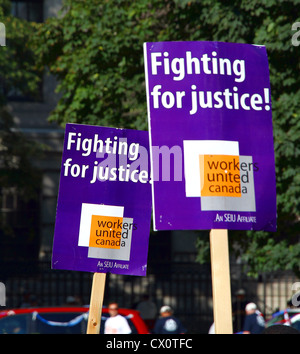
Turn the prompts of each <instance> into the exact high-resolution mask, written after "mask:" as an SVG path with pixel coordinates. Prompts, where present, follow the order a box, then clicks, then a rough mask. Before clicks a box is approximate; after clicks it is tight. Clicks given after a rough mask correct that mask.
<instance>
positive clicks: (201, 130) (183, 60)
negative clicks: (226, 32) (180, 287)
mask: <svg viewBox="0 0 300 354" xmlns="http://www.w3.org/2000/svg"><path fill="white" fill-rule="evenodd" d="M144 58H145V73H146V87H147V105H148V119H149V134H150V145H151V159H152V173H153V176H152V177H153V184H152V188H153V190H152V194H153V208H154V228H155V229H157V230H172V229H183V230H184V229H235V230H266V231H275V230H276V184H275V164H274V147H273V128H272V113H271V95H270V82H269V69H268V59H267V53H266V49H265V47H264V46H255V45H248V44H234V43H221V42H158V43H145V44H144Z"/></svg>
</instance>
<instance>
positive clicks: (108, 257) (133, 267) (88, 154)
mask: <svg viewBox="0 0 300 354" xmlns="http://www.w3.org/2000/svg"><path fill="white" fill-rule="evenodd" d="M148 151H149V142H148V133H147V132H145V131H137V130H127V129H115V128H104V127H97V126H88V125H79V124H67V126H66V131H65V142H64V151H63V157H62V165H61V177H60V186H59V195H58V203H57V214H56V223H55V233H54V242H53V254H52V268H54V269H68V270H80V271H89V272H94V273H95V272H102V273H107V272H110V273H116V274H126V275H140V276H143V275H146V269H147V256H148V241H149V233H150V220H151V187H150V184H149V171H150V169H149V158H148Z"/></svg>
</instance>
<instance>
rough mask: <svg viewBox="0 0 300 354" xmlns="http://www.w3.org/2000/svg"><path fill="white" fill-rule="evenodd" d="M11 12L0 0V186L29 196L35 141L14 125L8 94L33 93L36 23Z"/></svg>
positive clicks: (6, 0) (33, 184) (32, 191)
mask: <svg viewBox="0 0 300 354" xmlns="http://www.w3.org/2000/svg"><path fill="white" fill-rule="evenodd" d="M10 12H11V2H10V1H9V0H0V22H2V23H4V24H5V27H6V46H5V47H0V188H10V187H14V188H16V189H17V190H18V194H19V195H22V196H23V198H26V199H28V198H30V197H33V196H34V195H35V194H36V190H35V188H36V186H37V178H38V176H37V175H38V173H37V171H36V170H35V169H34V168H33V167H32V164H31V162H30V159H31V158H32V156H33V154H35V153H36V145H35V144H34V143H33V142H32V141H31V142H29V141H28V140H27V139H26V138H25V136H24V135H22V134H21V133H20V132H17V131H16V129H15V128H14V122H13V117H12V115H11V114H10V111H9V108H8V106H7V97H8V95H9V92H10V91H11V90H14V91H15V90H17V91H18V92H19V93H22V94H24V95H28V94H31V95H34V93H35V92H36V89H37V85H38V82H39V80H40V76H39V75H38V71H37V69H36V66H35V55H34V53H33V51H32V50H31V49H30V47H29V38H31V37H32V35H33V33H34V30H35V25H34V24H33V23H29V22H27V21H24V20H21V19H18V18H15V17H14V16H12V15H11V14H10Z"/></svg>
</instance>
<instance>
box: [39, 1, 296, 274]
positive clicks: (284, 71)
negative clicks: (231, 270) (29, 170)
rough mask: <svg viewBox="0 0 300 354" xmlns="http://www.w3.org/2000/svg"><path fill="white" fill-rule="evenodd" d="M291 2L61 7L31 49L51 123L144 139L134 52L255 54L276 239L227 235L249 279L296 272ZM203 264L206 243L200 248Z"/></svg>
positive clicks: (138, 61)
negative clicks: (266, 110)
mask: <svg viewBox="0 0 300 354" xmlns="http://www.w3.org/2000/svg"><path fill="white" fill-rule="evenodd" d="M297 6H298V1H296V0H287V1H275V0H264V1H258V0H254V1H252V0H251V1H250V0H242V1H237V0H230V1H229V0H201V1H196V0H194V1H186V0H185V1H179V0H177V1H176V0H164V1H162V0H160V1H158V0H154V1H149V0H141V1H138V2H132V1H126V0H120V1H116V0H115V1H104V0H102V1H99V0H90V1H88V2H84V1H80V0H65V1H64V7H63V10H62V13H61V16H60V17H58V18H52V19H50V20H48V21H47V22H46V23H45V24H42V25H40V28H39V30H38V32H37V34H36V36H35V39H34V41H33V45H34V47H35V53H36V55H37V58H38V62H39V65H40V66H41V67H44V66H47V67H48V68H49V69H50V72H51V73H52V74H54V75H55V76H56V77H57V79H58V81H59V85H58V88H57V90H58V92H60V94H61V99H60V101H59V103H58V105H57V107H56V109H55V110H54V111H53V113H52V115H51V119H52V120H54V121H56V122H58V123H60V124H62V125H64V124H65V123H66V122H76V123H87V124H101V125H107V126H116V127H127V128H138V129H147V118H146V117H147V113H146V94H145V79H144V67H143V49H142V48H143V47H142V46H143V42H147V41H166V40H168V41H176V40H182V41H183V40H206V41H224V42H241V43H254V44H263V45H265V46H266V48H267V51H268V56H269V63H270V79H271V88H272V104H273V119H274V137H275V154H276V172H277V193H278V232H276V233H275V234H267V233H264V232H256V233H246V232H235V233H231V237H230V240H231V241H232V242H231V245H232V249H233V250H234V251H235V252H236V253H237V254H239V255H242V256H243V257H244V259H245V260H246V261H247V263H248V264H249V265H250V266H251V270H252V271H253V272H259V271H262V270H271V269H278V268H280V269H293V270H294V271H295V272H298V271H299V265H300V261H299V259H300V245H299V239H298V238H299V226H300V225H299V219H300V218H299V198H300V177H299V176H300V171H299V169H300V161H299V155H300V149H299V138H300V120H299V108H300V107H299V105H300V89H299V87H300V85H299V84H300V82H299V81H300V76H299V75H298V73H299V63H300V60H299V59H300V50H299V47H294V46H293V45H292V43H291V38H292V35H293V32H292V31H291V27H292V24H293V23H294V22H296V21H297V20H299V18H297V15H296V14H297V11H296V9H297ZM198 246H199V259H200V260H201V261H203V260H205V259H207V258H206V257H205V255H207V252H205V250H206V251H207V250H208V247H207V238H205V237H201V238H199V245H198Z"/></svg>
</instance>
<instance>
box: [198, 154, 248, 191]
mask: <svg viewBox="0 0 300 354" xmlns="http://www.w3.org/2000/svg"><path fill="white" fill-rule="evenodd" d="M199 163H200V181H201V196H203V197H241V177H240V165H239V156H231V155H200V156H199Z"/></svg>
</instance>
